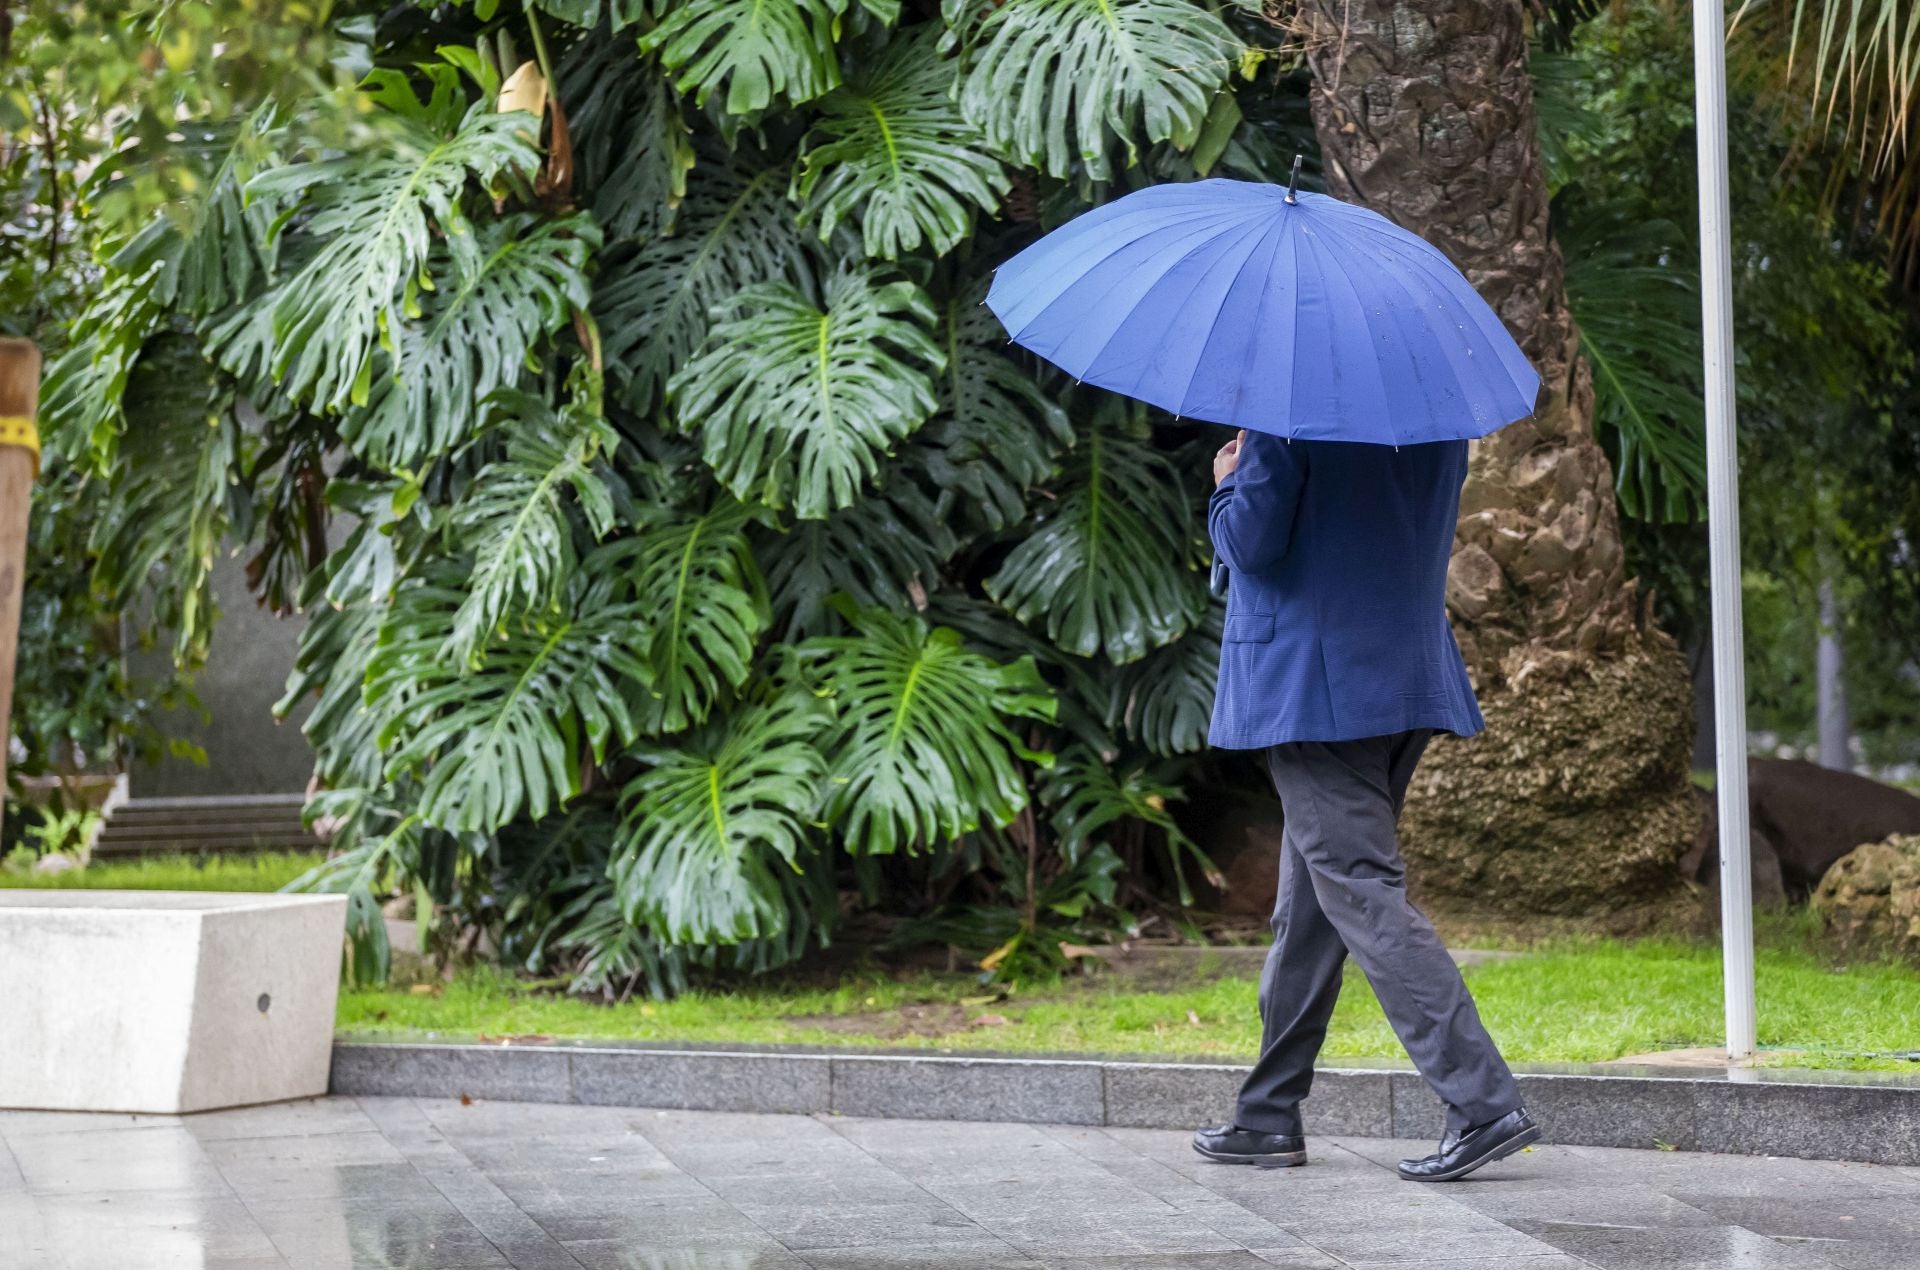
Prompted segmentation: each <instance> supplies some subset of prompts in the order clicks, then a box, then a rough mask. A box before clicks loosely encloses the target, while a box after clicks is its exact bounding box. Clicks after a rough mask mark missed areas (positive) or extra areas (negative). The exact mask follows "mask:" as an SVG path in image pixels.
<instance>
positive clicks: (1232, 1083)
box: [330, 1041, 1920, 1165]
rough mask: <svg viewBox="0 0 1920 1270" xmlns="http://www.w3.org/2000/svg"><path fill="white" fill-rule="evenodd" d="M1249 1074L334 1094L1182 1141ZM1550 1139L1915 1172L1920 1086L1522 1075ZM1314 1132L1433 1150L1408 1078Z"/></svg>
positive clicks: (857, 1058) (518, 1068)
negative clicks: (1040, 1127) (983, 1123)
mask: <svg viewBox="0 0 1920 1270" xmlns="http://www.w3.org/2000/svg"><path fill="white" fill-rule="evenodd" d="M1246 1072H1247V1068H1246V1067H1244V1066H1241V1065H1238V1064H1232V1063H1211V1062H1182V1061H1136V1060H1126V1059H1117V1058H1106V1057H1099V1056H1091V1057H1088V1056H1060V1057H1011V1056H981V1055H976V1054H966V1055H960V1054H902V1053H872V1052H861V1051H847V1052H840V1051H833V1052H825V1051H821V1050H818V1049H814V1050H808V1051H801V1052H795V1051H780V1050H772V1049H752V1050H747V1049H737V1050H736V1049H721V1048H709V1049H699V1048H692V1047H685V1046H674V1047H659V1048H650V1047H646V1046H641V1045H608V1046H594V1045H566V1044H560V1045H482V1044H448V1043H415V1042H376V1041H338V1042H336V1043H335V1044H334V1047H333V1072H332V1081H331V1084H330V1092H332V1093H335V1094H347V1095H368V1096H380V1095H388V1096H408V1097H436V1098H439V1097H457V1096H461V1095H465V1096H467V1097H472V1098H488V1099H500V1100H513V1101H520V1102H563V1103H578V1104H583V1105H588V1106H607V1107H657V1108H672V1109H677V1110H685V1111H751V1112H787V1113H799V1114H807V1113H830V1114H836V1115H846V1116H866V1117H887V1118H905V1119H922V1120H1003V1121H1026V1122H1033V1123H1044V1124H1077V1125H1107V1126H1114V1127H1126V1128H1143V1129H1186V1128H1191V1127H1193V1126H1196V1125H1200V1124H1207V1123H1213V1122H1217V1121H1219V1120H1221V1119H1223V1118H1225V1117H1226V1116H1227V1115H1228V1114H1230V1112H1231V1110H1232V1106H1233V1097H1234V1093H1235V1091H1236V1090H1237V1089H1238V1088H1239V1086H1240V1082H1241V1079H1242V1078H1243V1077H1244V1076H1245V1074H1246ZM1515 1075H1516V1078H1517V1079H1518V1081H1519V1083H1520V1089H1521V1094H1522V1096H1523V1097H1524V1098H1525V1099H1526V1101H1527V1105H1528V1106H1529V1107H1531V1108H1532V1109H1533V1110H1534V1111H1535V1113H1536V1114H1537V1115H1538V1116H1539V1118H1540V1120H1541V1123H1542V1125H1543V1127H1544V1128H1545V1130H1546V1140H1547V1141H1549V1142H1555V1143H1561V1144H1563V1145H1569V1146H1604V1147H1638V1148H1642V1149H1650V1148H1652V1149H1661V1150H1679V1151H1719V1152H1726V1153H1730V1154H1738V1155H1786V1156H1798V1157H1801V1158H1805V1159H1819V1160H1857V1161H1862V1162H1866V1163H1873V1164H1895V1165H1920V1084H1913V1083H1899V1078H1898V1077H1897V1076H1896V1077H1893V1078H1892V1079H1891V1080H1890V1081H1889V1082H1888V1083H1884V1084H1878V1083H1869V1082H1868V1081H1865V1080H1863V1079H1861V1078H1860V1077H1859V1076H1858V1075H1857V1074H1851V1073H1844V1074H1843V1073H1814V1072H1805V1073H1801V1072H1782V1071H1778V1070H1767V1071H1762V1072H1728V1073H1720V1072H1714V1073H1708V1074H1702V1073H1699V1072H1683V1071H1672V1072H1662V1071H1660V1070H1657V1069H1649V1070H1646V1071H1644V1072H1639V1073H1630V1074H1621V1073H1613V1072H1606V1073H1599V1072H1580V1071H1575V1070H1564V1071H1563V1070H1549V1071H1525V1070H1519V1071H1516V1073H1515ZM1305 1111H1306V1113H1307V1124H1308V1129H1309V1131H1310V1132H1312V1133H1315V1134H1321V1135H1328V1136H1333V1137H1393V1138H1416V1139H1429V1138H1437V1137H1438V1136H1439V1134H1440V1131H1441V1109H1440V1105H1439V1103H1438V1101H1437V1100H1435V1098H1434V1097H1433V1095H1432V1094H1431V1093H1430V1092H1429V1091H1428V1090H1427V1087H1426V1085H1425V1084H1424V1083H1423V1082H1422V1081H1421V1079H1420V1078H1419V1076H1417V1075H1416V1074H1414V1073H1413V1072H1409V1071H1404V1070H1393V1069H1390V1068H1384V1067H1381V1068H1374V1067H1329V1068H1322V1069H1321V1070H1319V1071H1318V1072H1317V1073H1316V1074H1315V1076H1314V1086H1313V1096H1312V1098H1311V1099H1309V1100H1308V1102H1307V1103H1306V1106H1305Z"/></svg>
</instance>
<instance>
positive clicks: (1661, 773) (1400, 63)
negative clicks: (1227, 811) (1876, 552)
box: [1303, 0, 1697, 912]
mask: <svg viewBox="0 0 1920 1270" xmlns="http://www.w3.org/2000/svg"><path fill="white" fill-rule="evenodd" d="M1303 16H1304V17H1305V18H1306V20H1307V24H1308V28H1309V32H1308V57H1309V60H1310V62H1311V63H1312V67H1313V72H1314V77H1315V86H1314V95H1313V120H1314V129H1315V131H1316V133H1317V134H1318V135H1319V140H1320V145H1321V154H1322V159H1323V162H1324V166H1325V169H1326V178H1327V184H1328V186H1329V188H1330V190H1331V191H1332V192H1333V193H1335V194H1337V195H1339V196H1340V197H1342V198H1346V199H1350V200H1353V201H1355V202H1359V203H1363V204H1365V205H1366V206H1369V207H1372V208H1374V209H1375V210H1377V211H1379V212H1381V213H1383V214H1384V215H1386V216H1387V217H1389V218H1391V219H1392V220H1394V221H1395V222H1397V223H1398V224H1400V225H1402V226H1405V227H1406V228H1408V229H1411V230H1413V231H1414V232H1416V233H1418V234H1420V235H1422V236H1424V237H1425V238H1427V239H1428V240H1429V241H1431V242H1432V243H1434V244H1435V245H1436V246H1438V247H1439V248H1440V249H1441V250H1442V251H1444V252H1446V253H1447V255H1448V256H1449V257H1450V258H1452V260H1453V261H1454V262H1455V263H1456V264H1457V265H1459V266H1460V268H1461V269H1462V270H1463V271H1464V272H1465V273H1466V275H1467V277H1468V278H1469V279H1471V280H1472V281H1473V283H1474V285H1475V286H1476V287H1477V288H1479V290H1480V293H1481V294H1482V295H1483V296H1485V297H1486V299H1487V300H1488V302H1489V303H1490V304H1492V306H1493V308H1494V310H1495V311H1496V312H1498V313H1499V314H1500V316H1501V318H1502V319H1503V320H1505V322H1506V324H1507V326H1508V329H1510V330H1511V331H1512V332H1513V334H1514V336H1515V338H1517V339H1518V340H1519V342H1520V345H1521V347H1522V348H1524V349H1525V350H1526V352H1527V355H1528V356H1529V357H1530V358H1532V360H1533V364H1534V365H1535V367H1537V368H1538V369H1539V371H1540V375H1541V380H1542V383H1541V388H1540V398H1539V403H1538V407H1537V409H1536V412H1535V414H1534V416H1533V417H1532V418H1531V419H1527V420H1522V421H1521V422H1519V423H1515V424H1512V425H1510V426H1509V427H1507V428H1505V429H1502V430H1501V431H1500V432H1497V433H1495V434H1494V435H1493V436H1491V437H1489V438H1487V439H1486V440H1484V441H1481V442H1478V443H1476V445H1475V447H1474V454H1473V460H1472V464H1471V468H1470V471H1469V475H1468V478H1467V485H1466V489H1465V490H1464V492H1463V494H1462V499H1461V508H1460V525H1459V531H1458V536H1457V537H1456V539H1455V542H1454V553H1453V566H1452V572H1451V575H1450V580H1449V584H1448V607H1449V610H1450V612H1451V614H1452V617H1453V619H1454V627H1455V631H1456V633H1457V635H1458V637H1459V640H1460V645H1461V651H1462V653H1463V654H1464V655H1465V657H1466V660H1467V666H1468V669H1469V671H1470V672H1471V673H1472V675H1473V677H1474V682H1475V686H1476V687H1477V689H1478V690H1479V693H1480V698H1481V708H1482V710H1483V712H1484V713H1485V714H1486V717H1487V724H1488V727H1487V731H1486V732H1485V733H1484V734H1483V735H1482V736H1480V737H1478V738H1476V739H1473V740H1470V741H1443V742H1442V743H1440V744H1436V745H1435V746H1434V747H1433V748H1432V749H1431V750H1430V751H1429V757H1428V758H1427V760H1426V762H1425V764H1424V766H1423V768H1422V770H1421V773H1420V776H1419V778H1418V779H1417V781H1416V784H1415V788H1414V790H1413V791H1412V794H1411V796H1410V798H1409V801H1408V806H1407V813H1406V818H1405V820H1404V822H1403V827H1404V832H1405V835H1406V846H1407V854H1408V858H1409V860H1410V862H1411V863H1412V865H1413V867H1414V869H1415V874H1416V880H1417V881H1419V882H1420V883H1421V884H1422V886H1423V889H1426V890H1429V891H1444V892H1452V893H1455V894H1458V895H1462V896H1471V897H1475V898H1479V899H1485V900H1492V901H1495V902H1498V903H1500V904H1503V905H1507V906H1512V907H1523V908H1527V909H1531V910H1535V911H1539V910H1546V911H1553V912H1582V911H1598V910H1601V909H1604V908H1609V907H1612V906H1616V905H1618V904H1619V903H1620V902H1621V901H1623V900H1632V899H1635V898H1642V897H1652V896H1656V895H1659V894H1662V893H1664V892H1667V891H1670V890H1671V889H1672V888H1673V887H1674V886H1676V885H1677V882H1678V873H1677V870H1676V868H1675V867H1674V866H1675V862H1676V861H1677V859H1678V857H1679V856H1680V854H1681V852H1682V851H1683V850H1684V849H1685V847H1686V845H1687V841H1688V839H1689V838H1690V836H1691V835H1692V832H1693V829H1694V824H1695V819H1696V815H1697V813H1696V811H1695V806H1694V801H1693V797H1692V794H1691V791H1690V789H1689V779H1688V770H1689V754H1690V749H1691V743H1692V727H1693V724H1692V717H1691V701H1692V698H1691V693H1690V691H1689V687H1688V682H1687V674H1686V665H1685V661H1684V659H1683V658H1682V657H1681V655H1680V652H1679V650H1678V649H1677V648H1676V647H1675V645H1674V643H1673V641H1672V640H1670V639H1669V638H1667V637H1666V636H1665V635H1664V634H1663V633H1661V632H1660V631H1658V630H1657V629H1655V628H1654V627H1653V626H1652V625H1651V623H1650V622H1649V621H1648V619H1647V616H1646V611H1645V609H1646V606H1645V605H1644V603H1643V602H1642V600H1641V597H1640V596H1639V595H1638V594H1637V593H1636V590H1635V586H1634V583H1633V581H1632V580H1631V579H1629V578H1628V577H1627V576H1626V573H1625V569H1624V553H1623V550H1622V547H1621V538H1620V526H1619V518H1618V511H1617V509H1616V507H1615V503H1614V495H1613V478H1612V472H1611V471H1610V469H1609V465H1608V463H1607V459H1606V455H1605V454H1604V452H1602V451H1601V449H1600V447H1599V446H1598V445H1597V444H1596V443H1595V442H1594V440H1593V433H1592V415H1593V381H1592V374H1591V372H1590V370H1589V369H1588V367H1587V364H1586V361H1585V359H1584V358H1583V357H1582V356H1581V354H1580V340H1579V333H1578V332H1577V331H1576V330H1575V328H1574V323H1573V318H1572V315H1571V314H1570V313H1569V311H1568V308H1567V294H1566V281H1565V268H1564V265H1563V262H1562V260H1561V256H1560V249H1559V247H1558V246H1557V245H1556V244H1555V243H1554V241H1553V239H1552V237H1551V236H1550V234H1549V232H1548V224H1547V204H1548V195H1547V187H1546V180H1545V175H1544V172H1543V170H1542V167H1541V161H1540V147H1539V139H1538V133H1537V121H1536V117H1535V113H1534V102H1533V85H1532V81H1531V80H1530V79H1529V78H1528V72H1527V51H1528V50H1527V39H1526V30H1525V24H1524V20H1523V14H1522V9H1521V0H1421V2H1420V3H1414V2H1413V0H1305V2H1304V4H1303Z"/></svg>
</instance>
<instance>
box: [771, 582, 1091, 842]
mask: <svg viewBox="0 0 1920 1270" xmlns="http://www.w3.org/2000/svg"><path fill="white" fill-rule="evenodd" d="M836 608H838V610H839V611H840V613H841V615H842V616H843V617H844V618H845V619H846V620H847V622H848V624H849V625H850V626H852V627H853V631H854V633H853V634H850V635H836V636H821V637H820V638H818V639H813V640H809V641H807V642H806V643H805V644H803V645H801V646H800V649H799V651H800V655H801V656H802V657H803V658H805V659H807V660H808V661H809V662H811V663H812V664H814V665H815V666H817V667H818V673H820V675H821V676H822V678H823V680H824V682H825V685H826V687H827V690H828V691H830V692H831V693H832V696H833V701H834V706H835V710H836V714H837V719H836V721H835V725H834V729H833V732H832V737H831V740H830V741H829V743H828V746H827V750H828V754H829V755H830V758H831V762H832V777H833V789H832V794H831V796H830V798H829V800H828V804H827V819H828V820H829V821H830V822H832V823H834V824H835V825H836V826H837V827H838V828H839V830H840V832H841V834H842V836H843V837H844V839H845V841H846V843H847V847H848V849H849V850H850V851H854V852H856V853H872V854H881V855H884V854H888V853H890V852H893V851H897V850H899V849H900V848H902V847H912V846H914V845H915V844H919V843H927V844H930V843H934V842H939V841H943V840H950V839H952V838H955V837H958V836H959V835H960V834H963V833H968V832H971V831H972V830H974V829H977V828H979V827H980V826H981V825H982V824H990V825H1004V824H1006V823H1008V822H1009V821H1011V820H1012V819H1013V818H1014V816H1016V815H1017V814H1019V812H1020V810H1021V808H1023V807H1025V806H1026V805H1027V799H1028V792H1027V787H1026V782H1025V781H1024V780H1023V779H1022V777H1021V773H1020V770H1019V767H1018V765H1017V762H1016V760H1017V759H1022V758H1024V759H1028V760H1030V761H1033V762H1036V763H1039V764H1040V765H1042V766H1045V765H1047V764H1049V763H1051V762H1052V756H1051V755H1046V754H1036V753H1034V752H1033V751H1031V750H1029V749H1028V748H1027V747H1026V746H1025V745H1023V744H1022V743H1021V741H1020V738H1019V736H1018V734H1017V733H1016V732H1015V731H1014V727H1013V721H1014V720H1015V719H1021V718H1028V719H1052V718H1053V712H1054V703H1053V697H1052V695H1051V694H1050V693H1049V692H1048V691H1047V685H1046V682H1045V681H1044V680H1042V679H1041V678H1040V673H1039V671H1037V670H1036V669H1035V668H1034V665H1033V661H1032V659H1031V658H1024V657H1023V658H1021V659H1020V660H1019V661H1016V662H1013V663H1012V664H1010V665H1000V664H998V663H995V662H993V661H990V660H988V659H987V658H986V657H983V656H981V655H980V654H979V653H976V652H973V651H972V650H970V649H968V648H967V646H966V644H965V642H964V641H963V640H962V639H961V637H960V634H959V632H958V631H953V630H949V629H947V628H945V627H929V626H928V625H927V623H926V622H924V621H922V620H920V619H919V618H917V617H902V616H898V615H896V614H893V613H889V612H887V611H886V610H885V609H877V608H872V609H858V608H855V607H854V606H853V604H852V603H850V602H848V601H846V600H844V599H842V600H841V601H839V602H838V603H837V604H836Z"/></svg>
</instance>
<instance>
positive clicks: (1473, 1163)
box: [1400, 1107, 1540, 1182]
mask: <svg viewBox="0 0 1920 1270" xmlns="http://www.w3.org/2000/svg"><path fill="white" fill-rule="evenodd" d="M1539 1140H1540V1126H1539V1125H1537V1124H1535V1123H1534V1122H1533V1117H1532V1116H1530V1115H1528V1114H1527V1109H1526V1108H1525V1107H1516V1108H1514V1109H1513V1110H1512V1111H1509V1112H1508V1113H1507V1114H1506V1115H1504V1116H1501V1117H1500V1118H1499V1119H1498V1120H1494V1121H1490V1122H1488V1123H1487V1124H1483V1125H1478V1126H1476V1127H1474V1128H1472V1129H1468V1130H1467V1131H1466V1132H1465V1133H1462V1132H1460V1131H1459V1130H1458V1129H1449V1130H1447V1134H1446V1136H1445V1137H1443V1138H1441V1139H1440V1149H1439V1150H1438V1151H1437V1152H1435V1153H1434V1154H1432V1155H1429V1156H1424V1157H1422V1158H1421V1159H1418V1160H1402V1161H1400V1176H1401V1177H1404V1178H1406V1179H1407V1180H1408V1181H1409V1182H1451V1181H1453V1179H1455V1178H1457V1177H1465V1176H1466V1175H1467V1174H1469V1173H1471V1172H1473V1171H1474V1170H1475V1169H1477V1168H1479V1167H1480V1166H1481V1165H1482V1164H1492V1163H1493V1162H1494V1161H1495V1160H1503V1159H1505V1158H1506V1157H1508V1156H1510V1155H1512V1154H1513V1153H1514V1152H1515V1151H1518V1150H1519V1149H1520V1148H1521V1147H1523V1146H1526V1145H1527V1144H1528V1143H1530V1142H1538V1141H1539Z"/></svg>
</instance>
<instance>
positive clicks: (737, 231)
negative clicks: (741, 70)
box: [593, 151, 808, 415]
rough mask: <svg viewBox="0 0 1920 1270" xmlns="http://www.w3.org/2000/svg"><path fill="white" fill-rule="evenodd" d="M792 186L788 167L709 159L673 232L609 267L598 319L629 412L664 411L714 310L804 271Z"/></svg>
mask: <svg viewBox="0 0 1920 1270" xmlns="http://www.w3.org/2000/svg"><path fill="white" fill-rule="evenodd" d="M786 187H787V173H786V170H785V169H783V168H774V167H765V168H759V169H754V168H751V167H748V166H746V165H744V164H743V163H742V162H740V161H739V160H738V159H736V158H734V157H732V156H730V155H728V154H726V153H725V152H724V151H722V152H719V153H717V154H709V155H706V156H703V158H702V160H701V162H700V165H699V167H697V168H696V169H694V171H693V173H692V175H691V177H690V178H689V179H688V181H687V197H686V201H685V202H684V203H682V204H681V206H680V212H679V215H678V216H677V217H676V219H675V221H674V227H673V233H672V234H670V235H663V236H659V237H655V238H650V239H648V240H647V241H646V242H644V243H642V244H640V245H639V246H638V247H637V248H634V249H631V250H629V251H627V252H626V253H625V254H624V255H621V256H619V257H617V258H615V259H613V260H611V261H609V263H608V266H607V268H606V270H605V271H604V272H603V273H602V275H601V277H600V279H599V283H598V286H597V288H596V290H595V292H594V297H593V313H594V317H595V318H596V319H597V320H598V321H599V324H600V334H601V337H602V340H603V342H604V346H605V350H606V359H607V372H608V374H609V375H611V376H612V377H613V379H614V381H615V383H616V384H617V385H619V386H620V395H621V399H622V400H623V401H624V402H625V404H626V405H627V406H628V407H629V408H631V409H633V410H634V411H637V412H638V413H640V414H643V415H644V414H649V413H651V412H652V411H653V409H654V407H655V406H656V405H657V404H659V400H660V394H661V392H662V390H663V389H664V388H665V386H666V382H667V376H668V375H669V374H670V373H672V371H673V370H674V368H676V367H678V366H681V365H683V364H684V363H685V362H686V360H687V358H688V357H690V356H691V355H692V354H693V351H694V350H695V349H696V348H698V347H699V346H700V342H701V341H702V340H703V339H705V338H706V334H707V324H708V312H709V310H711V309H712V308H713V306H715V305H717V304H720V303H722V302H725V301H730V300H732V299H733V298H734V296H735V295H737V294H738V293H739V292H740V291H741V290H742V289H744V288H746V287H748V286H751V285H753V284H754V283H757V282H765V281H767V280H769V279H772V278H785V277H791V276H797V275H803V274H804V273H805V271H806V269H807V267H808V264H807V257H806V253H805V251H804V250H803V243H804V235H803V234H802V232H801V230H800V228H799V226H798V225H796V224H795V223H794V219H793V209H792V208H791V207H790V206H789V205H788V203H787V198H786Z"/></svg>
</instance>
